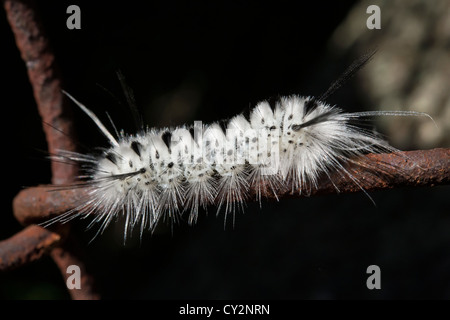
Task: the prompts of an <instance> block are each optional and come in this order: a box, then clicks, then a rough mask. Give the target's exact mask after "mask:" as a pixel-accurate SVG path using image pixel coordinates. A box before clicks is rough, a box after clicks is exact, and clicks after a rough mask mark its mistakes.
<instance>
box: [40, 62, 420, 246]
mask: <svg viewBox="0 0 450 320" xmlns="http://www.w3.org/2000/svg"><path fill="white" fill-rule="evenodd" d="M367 60H368V59H365V60H364V61H363V62H364V63H365V62H366V61H367ZM360 65H361V63H360ZM358 67H360V66H358ZM354 69H356V68H355V67H353V69H351V70H350V71H351V72H354ZM344 76H346V77H348V73H347V74H344ZM337 87H338V85H336V83H335V84H334V85H332V86H331V87H330V88H331V90H330V89H329V90H328V91H327V92H328V93H329V92H331V91H334V90H335V89H336V88H337ZM65 94H66V95H67V96H68V97H69V98H71V99H72V100H73V101H74V102H75V103H76V104H77V105H78V106H79V107H80V108H81V109H82V110H83V111H84V112H85V113H86V114H87V115H88V116H89V117H90V118H91V119H92V120H93V121H94V122H95V123H96V125H97V126H98V127H99V129H100V130H101V131H102V133H103V134H104V135H105V137H106V138H107V139H108V141H109V143H110V146H109V147H108V148H105V149H103V151H102V152H101V154H100V155H89V154H79V153H74V152H68V151H61V152H60V153H59V154H58V155H57V156H55V157H54V158H57V159H58V160H64V161H73V162H76V163H78V164H80V165H81V167H82V168H83V169H84V171H85V172H84V175H83V176H82V177H81V178H83V179H84V180H85V181H84V182H82V183H81V184H77V187H81V188H85V189H86V197H87V198H86V199H83V201H82V202H80V203H78V204H77V205H76V206H75V207H74V209H72V210H70V211H68V212H66V213H64V214H62V215H59V216H57V217H55V218H53V219H52V220H50V221H49V223H53V222H56V221H58V222H66V221H68V220H71V219H73V218H74V217H78V216H81V217H85V216H92V217H93V220H92V222H91V223H90V226H93V225H95V224H97V223H99V224H100V228H99V230H98V232H99V233H100V232H103V230H104V229H105V228H106V227H107V226H108V225H109V224H110V223H111V221H113V220H115V218H117V217H118V216H120V215H121V214H122V215H123V216H124V218H125V228H124V236H125V238H126V237H127V234H128V233H129V232H130V231H132V230H133V229H134V228H135V227H139V229H140V233H141V236H142V233H143V232H144V230H146V229H149V230H154V229H155V226H156V225H157V224H158V222H159V221H160V220H164V219H169V220H170V221H176V220H177V219H178V218H179V217H180V216H182V215H183V214H184V213H185V212H186V213H185V214H186V215H187V216H188V221H189V223H190V224H194V223H195V222H196V221H197V217H198V213H199V210H200V208H207V207H208V206H210V205H213V204H215V205H217V207H218V210H217V211H218V212H219V211H220V209H223V210H224V212H225V221H226V219H227V216H228V215H229V214H233V217H234V214H235V212H236V211H240V210H243V208H244V206H245V203H246V201H247V200H248V199H249V197H250V195H252V196H254V197H255V198H256V200H258V201H260V202H261V199H262V198H263V197H264V196H271V197H275V198H276V197H277V194H278V193H279V192H280V190H285V189H286V188H289V189H290V190H291V192H300V193H302V192H304V193H308V192H310V190H311V189H312V188H315V187H317V183H318V180H319V177H321V176H322V175H327V176H328V177H330V173H331V172H332V171H335V170H338V171H340V173H341V174H342V175H345V176H347V177H349V178H350V179H352V180H353V182H354V183H355V184H357V185H358V186H359V187H360V188H361V189H363V188H364V186H363V185H362V184H361V183H360V182H359V181H357V180H356V179H355V178H354V177H352V175H351V174H350V173H349V172H348V171H346V169H345V167H344V165H343V164H344V163H345V162H347V161H351V159H352V158H353V157H355V156H359V155H363V154H366V153H372V152H385V151H388V152H392V151H396V149H395V148H394V147H392V146H390V145H389V144H388V143H386V142H385V141H384V140H383V139H381V138H380V137H379V135H378V134H377V133H375V132H372V131H369V130H367V129H364V128H363V127H361V126H359V125H358V122H359V121H361V120H367V119H368V118H370V117H373V116H380V115H388V116H390V115H392V116H410V115H425V116H428V115H426V114H423V113H420V112H413V111H385V112H382V111H372V112H356V113H347V112H344V111H343V110H341V109H340V108H338V107H335V106H331V105H328V104H326V103H325V102H324V101H323V96H322V97H320V98H318V99H316V98H313V97H302V96H297V95H292V96H287V97H281V98H279V99H278V100H277V101H274V102H269V101H262V102H259V103H258V104H256V106H255V107H254V108H253V109H252V110H251V111H250V112H249V113H248V114H247V115H245V114H239V115H237V116H235V117H233V118H231V119H230V120H228V121H226V122H225V121H222V122H216V123H213V124H209V125H205V124H202V123H201V122H195V124H194V125H192V126H186V125H184V126H179V127H175V128H162V129H150V128H144V129H142V130H141V131H140V132H138V133H136V134H134V135H128V134H125V133H123V132H122V133H120V134H117V137H114V136H113V135H112V134H111V133H110V132H109V131H108V130H107V129H106V127H105V126H104V125H103V124H102V123H101V122H100V120H99V119H98V118H97V117H96V115H95V114H94V113H92V111H90V110H89V109H87V108H86V107H85V106H84V105H83V104H81V103H80V102H78V101H77V100H75V99H74V98H73V97H72V96H71V95H69V94H68V93H65ZM330 179H331V178H330Z"/></svg>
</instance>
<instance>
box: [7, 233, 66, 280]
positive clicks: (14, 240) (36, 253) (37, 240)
mask: <svg viewBox="0 0 450 320" xmlns="http://www.w3.org/2000/svg"><path fill="white" fill-rule="evenodd" d="M61 242H62V235H61V234H60V233H56V232H52V231H51V230H46V229H44V228H42V227H39V226H35V225H32V226H29V227H27V228H25V229H23V230H22V231H20V232H18V233H16V234H15V235H14V236H12V237H10V238H9V239H6V240H3V241H0V270H2V271H7V270H11V269H14V268H17V267H19V266H21V265H24V264H26V263H30V262H33V261H36V260H38V259H40V258H41V257H42V256H43V255H45V254H47V253H49V252H50V251H51V249H53V248H55V247H56V246H57V245H58V244H59V243H61Z"/></svg>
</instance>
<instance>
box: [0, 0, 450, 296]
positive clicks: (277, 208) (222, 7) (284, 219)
mask: <svg viewBox="0 0 450 320" xmlns="http://www.w3.org/2000/svg"><path fill="white" fill-rule="evenodd" d="M70 4H77V5H79V6H80V8H81V14H82V20H81V26H82V29H81V30H68V29H67V28H66V19H67V17H68V15H67V14H66V8H67V6H68V5H70ZM352 4H353V1H339V3H338V2H323V1H313V2H310V3H305V2H301V1H297V2H296V3H295V4H287V3H283V2H279V1H277V2H273V3H264V4H263V3H259V2H248V1H243V2H239V3H238V2H230V1H211V2H206V3H200V2H198V3H190V4H188V3H185V2H183V1H150V2H149V3H148V4H144V2H141V1H128V2H120V3H109V2H95V4H94V3H93V1H91V2H89V1H76V2H68V1H42V2H39V10H40V13H41V16H42V19H43V22H44V25H45V28H46V30H47V33H48V35H49V38H50V40H51V42H52V46H53V49H54V52H55V54H56V57H57V59H58V63H59V65H60V67H61V70H62V73H63V78H64V81H65V83H64V88H65V90H67V91H69V92H70V93H71V94H72V95H74V96H75V97H77V98H78V99H80V100H81V101H82V102H84V103H85V104H86V105H87V106H88V107H89V108H91V109H92V110H94V111H95V112H96V113H97V114H98V115H99V116H100V118H102V119H106V118H105V116H104V115H105V111H108V113H110V115H111V117H112V118H113V119H114V121H115V124H116V125H117V126H118V127H119V128H124V129H126V130H132V128H133V127H132V124H131V117H129V116H127V114H128V113H129V112H128V110H127V109H126V107H124V106H123V105H125V104H126V103H125V102H124V98H123V94H122V92H121V89H120V84H119V82H118V81H117V77H116V71H117V70H118V69H120V70H122V72H123V73H124V74H125V76H126V79H127V83H128V85H129V86H130V87H131V88H132V89H133V90H134V93H135V95H136V100H137V103H138V105H139V106H140V107H141V108H142V112H143V114H144V115H145V118H146V122H147V124H148V125H149V126H166V125H179V124H182V122H190V123H192V122H193V121H194V120H202V121H204V122H211V121H214V120H218V119H223V118H227V117H230V116H232V115H234V114H236V113H237V112H240V111H242V110H243V109H244V108H246V107H248V106H249V105H254V104H255V103H256V102H258V101H260V100H262V99H266V98H269V97H271V96H274V95H278V94H281V95H285V94H292V93H298V94H303V95H319V94H320V93H322V92H323V91H324V90H325V89H326V88H327V86H328V85H329V83H330V82H332V81H333V80H334V79H335V78H336V77H337V76H338V74H339V72H342V71H343V70H344V69H345V67H346V66H347V65H348V64H349V63H350V62H351V58H350V57H340V58H334V57H333V52H330V51H329V50H327V41H328V39H329V37H330V35H331V34H332V32H333V31H334V30H335V28H336V27H337V26H338V24H339V23H340V22H342V20H343V19H344V18H345V16H346V14H347V12H348V10H349V9H350V7H351V5H352ZM361 14H365V12H361ZM363 27H365V26H363ZM367 32H369V31H367ZM0 34H1V38H0V39H1V41H2V49H1V52H2V61H3V64H2V78H3V81H4V83H3V85H2V89H3V90H2V98H3V99H2V101H1V105H2V112H3V115H4V116H3V117H2V119H3V126H2V136H3V137H4V143H5V144H6V146H5V147H4V149H3V163H4V164H3V168H4V171H5V172H6V174H5V175H4V179H3V180H2V181H3V184H4V186H3V190H4V191H3V193H2V195H3V197H4V199H3V201H2V203H3V208H2V211H1V219H0V238H1V239H5V238H7V237H9V236H11V235H13V234H14V233H15V232H17V231H19V230H21V228H22V227H21V226H20V225H19V224H18V223H17V222H16V221H15V220H14V217H13V216H12V209H11V203H12V199H13V197H14V196H15V194H17V192H18V191H19V190H20V189H21V188H22V187H23V186H33V185H37V184H41V183H49V181H50V170H49V167H50V166H49V163H48V162H47V161H45V160H44V158H45V155H43V154H42V153H39V152H37V151H36V150H45V149H46V144H45V137H44V134H43V132H42V126H41V123H40V118H39V116H38V114H37V111H36V106H35V103H34V100H33V96H32V91H31V87H30V85H29V83H28V78H27V74H26V68H25V65H24V63H23V61H22V60H21V58H20V55H19V52H18V50H17V48H16V46H15V42H14V38H13V35H12V33H11V31H10V29H9V26H8V24H7V21H6V18H5V15H4V14H2V15H1V17H0ZM333 59H334V60H333ZM330 61H334V62H335V63H332V64H330ZM185 85H187V87H188V88H194V89H192V90H198V94H199V95H200V96H201V99H199V101H198V103H196V105H195V107H196V108H194V109H193V110H192V111H190V112H187V113H186V114H184V115H183V116H182V117H183V118H180V117H171V115H170V114H169V115H164V114H163V113H164V112H165V111H166V110H161V109H157V108H151V106H155V105H160V104H157V103H155V101H158V99H159V97H165V96H168V95H170V93H172V92H176V90H177V88H180V87H183V86H185ZM101 87H103V88H106V89H107V90H109V91H111V92H113V93H114V95H116V97H117V99H113V98H111V96H109V95H108V94H107V93H106V92H105V90H103V89H102V88H101ZM354 88H355V86H354V82H353V81H350V82H349V83H348V84H347V85H346V87H345V88H343V89H342V90H341V91H340V92H338V93H337V94H336V95H334V96H333V97H331V98H330V103H337V104H339V105H342V106H343V107H344V108H345V109H346V110H361V109H360V107H359V104H358V101H359V99H360V98H361V97H360V96H359V93H358V91H356V89H354ZM118 100H119V101H120V102H121V103H119V101H118ZM163 101H164V100H163ZM146 107H147V108H146ZM75 118H76V121H77V124H78V125H77V128H78V129H79V130H78V132H77V133H78V137H79V140H80V142H82V143H83V144H87V145H89V146H91V147H95V146H105V145H106V142H105V141H104V139H103V138H102V136H101V135H100V134H99V133H98V131H97V130H96V129H95V126H94V125H93V124H92V123H91V122H90V121H89V120H88V119H87V118H86V116H84V115H83V114H82V113H81V112H79V111H78V110H75ZM180 121H181V122H180ZM448 190H449V189H448V187H437V188H417V189H398V190H391V191H383V192H375V193H372V194H371V196H372V197H373V199H374V200H375V202H376V203H377V206H373V205H372V203H371V202H370V200H369V199H368V198H367V197H366V196H364V195H363V194H362V193H361V194H354V195H339V196H327V197H316V198H310V199H307V198H305V199H289V200H283V201H281V202H279V203H263V208H262V210H260V209H259V206H258V204H255V203H250V204H249V205H248V208H247V210H246V212H245V214H239V215H237V216H236V224H235V226H234V227H233V226H232V225H231V224H228V225H227V226H226V228H225V229H224V223H223V214H219V217H216V216H215V209H214V208H211V209H210V210H209V215H208V216H206V215H205V214H202V216H201V217H200V218H199V223H198V225H196V226H195V227H188V226H187V223H185V222H184V223H181V225H179V226H176V227H175V228H174V230H173V232H171V231H170V228H167V227H164V226H162V227H161V228H160V229H159V230H158V232H156V234H154V235H153V236H151V235H149V234H146V235H144V238H143V239H142V241H140V240H139V236H138V235H135V236H134V237H133V238H132V239H131V240H130V241H128V242H127V244H126V245H125V246H124V245H123V244H122V229H121V228H122V225H121V224H120V222H119V223H118V224H116V225H114V226H112V227H110V228H109V229H108V230H107V231H106V232H105V234H104V235H103V236H102V237H100V238H98V239H96V240H95V241H94V242H93V243H91V244H89V245H88V242H89V240H90V239H91V238H92V236H93V234H94V232H92V231H87V232H85V231H84V228H85V226H86V225H87V224H86V221H81V222H76V223H75V226H74V229H75V232H77V233H78V234H79V237H80V242H81V245H82V246H83V247H85V250H86V254H87V256H88V262H89V267H90V270H91V271H92V272H93V273H94V274H95V275H96V278H97V280H98V282H99V284H100V287H101V290H102V293H103V296H104V297H105V298H144V299H145V298H151V299H305V298H306V299H336V298H338V299H343V298H344V299H345V298H364V299H371V298H386V299H390V298H449V297H450V276H449V275H450V273H449V271H448V270H450V255H449V252H450V251H449V250H448V248H449V245H450V232H448V230H449V229H450V228H449V227H450V218H449V216H448V205H449V204H448V199H447V198H445V197H446V196H447V195H448ZM372 264H376V265H379V266H380V267H381V270H382V289H381V290H378V291H370V290H368V289H367V288H366V279H367V276H368V275H367V274H366V269H367V267H368V266H369V265H372ZM0 297H1V298H7V299H67V298H69V295H68V293H67V290H66V289H65V285H64V282H63V281H62V277H61V275H60V273H59V270H58V269H57V268H56V266H55V265H54V264H53V262H52V260H51V259H50V258H44V259H42V260H40V261H38V262H36V263H33V264H31V265H28V266H25V267H22V268H20V269H18V270H15V271H11V272H8V273H3V274H0Z"/></svg>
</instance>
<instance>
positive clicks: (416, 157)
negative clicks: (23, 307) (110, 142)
mask: <svg viewBox="0 0 450 320" xmlns="http://www.w3.org/2000/svg"><path fill="white" fill-rule="evenodd" d="M345 169H346V170H347V171H348V172H349V173H350V174H351V175H352V176H353V178H354V179H356V180H357V181H358V184H359V185H360V186H361V187H363V188H364V190H365V191H373V190H380V189H391V188H398V187H407V186H414V187H419V186H437V185H443V184H449V183H450V149H433V150H417V151H406V152H398V153H383V154H369V155H366V156H364V157H360V158H358V159H354V160H353V161H352V162H350V163H349V164H348V165H347V166H345ZM330 178H331V179H330ZM330 178H328V177H327V176H324V177H323V179H321V180H320V182H319V184H318V186H317V188H313V189H312V190H311V192H310V193H309V194H308V195H310V196H314V195H325V194H330V193H338V192H339V193H353V192H360V191H362V190H361V188H360V186H358V184H356V183H355V182H354V181H353V180H352V179H350V178H349V177H348V176H346V175H341V174H339V173H338V172H334V173H332V174H331V176H330ZM338 190H339V191H338ZM85 193H86V191H85V190H83V189H82V188H75V189H72V190H57V189H55V187H54V186H51V185H50V186H39V187H34V188H28V189H25V190H23V191H21V192H20V193H19V194H18V195H17V196H16V198H15V199H14V207H13V208H14V214H15V216H16V218H17V219H18V220H19V221H20V222H21V223H23V224H28V223H38V222H43V221H45V220H47V219H49V218H51V217H54V216H56V215H59V214H61V213H64V212H67V211H68V210H70V209H72V208H73V206H74V203H75V201H76V200H79V199H83V197H85V196H86V194H85ZM267 196H268V197H269V198H271V199H275V197H274V196H273V195H270V194H267ZM303 196H307V195H306V194H305V192H304V191H303V192H300V190H297V191H295V192H292V191H291V190H281V191H280V193H279V194H278V198H283V197H303Z"/></svg>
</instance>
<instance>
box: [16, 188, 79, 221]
mask: <svg viewBox="0 0 450 320" xmlns="http://www.w3.org/2000/svg"><path fill="white" fill-rule="evenodd" d="M55 188H56V187H55V186H50V187H49V186H38V187H34V188H27V189H24V190H22V191H20V192H19V193H18V194H17V196H16V197H15V198H14V200H13V211H14V216H15V218H16V219H17V221H19V222H20V223H21V224H22V225H25V226H26V225H29V224H33V223H40V222H42V221H43V220H46V219H50V218H51V217H53V216H55V215H59V214H61V213H64V212H67V211H68V210H70V209H72V208H73V207H74V204H75V202H76V201H78V200H80V199H81V197H83V194H82V192H80V190H77V189H71V190H58V191H55Z"/></svg>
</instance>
